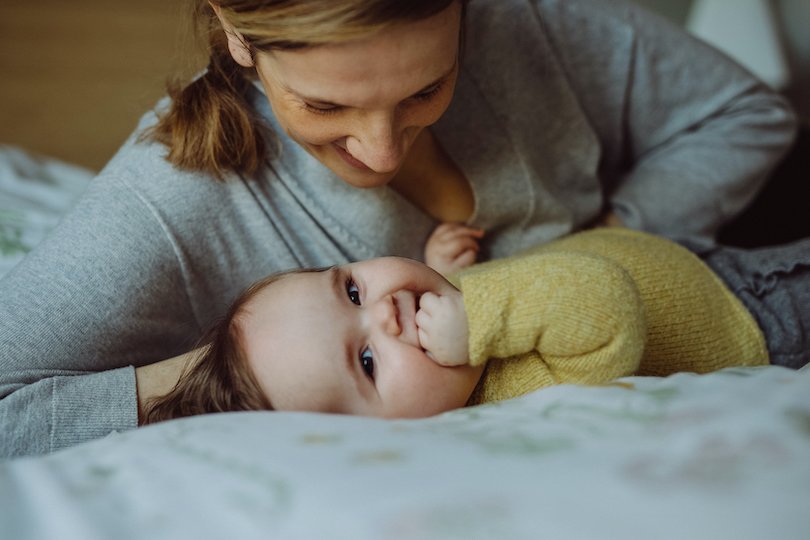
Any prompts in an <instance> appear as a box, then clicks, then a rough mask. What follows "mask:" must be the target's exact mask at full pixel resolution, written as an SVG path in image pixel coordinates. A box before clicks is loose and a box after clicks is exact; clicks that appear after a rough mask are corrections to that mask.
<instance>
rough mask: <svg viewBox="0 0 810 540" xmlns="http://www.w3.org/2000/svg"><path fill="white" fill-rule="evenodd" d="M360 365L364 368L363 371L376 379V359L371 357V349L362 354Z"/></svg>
mask: <svg viewBox="0 0 810 540" xmlns="http://www.w3.org/2000/svg"><path fill="white" fill-rule="evenodd" d="M360 365H361V366H363V371H365V372H366V375H368V376H369V377H371V378H372V379H373V378H374V358H373V357H372V355H371V349H365V350H364V351H363V352H361V353H360Z"/></svg>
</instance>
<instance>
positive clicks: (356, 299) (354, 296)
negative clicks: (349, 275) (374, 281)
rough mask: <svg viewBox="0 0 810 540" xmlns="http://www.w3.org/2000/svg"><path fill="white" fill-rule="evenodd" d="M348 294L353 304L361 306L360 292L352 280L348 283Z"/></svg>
mask: <svg viewBox="0 0 810 540" xmlns="http://www.w3.org/2000/svg"><path fill="white" fill-rule="evenodd" d="M346 294H348V295H349V300H351V301H352V303H353V304H356V305H358V306H359V305H360V291H359V290H358V289H357V285H355V284H354V281H352V280H351V279H350V280H349V281H347V282H346Z"/></svg>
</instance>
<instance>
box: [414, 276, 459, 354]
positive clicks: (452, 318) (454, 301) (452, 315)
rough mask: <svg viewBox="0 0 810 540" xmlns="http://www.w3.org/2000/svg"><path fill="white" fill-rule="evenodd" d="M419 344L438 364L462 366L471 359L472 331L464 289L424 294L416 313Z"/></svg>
mask: <svg viewBox="0 0 810 540" xmlns="http://www.w3.org/2000/svg"><path fill="white" fill-rule="evenodd" d="M416 325H417V327H418V330H417V333H418V335H419V344H420V345H421V346H422V348H423V349H425V352H426V353H427V355H428V356H429V357H431V358H432V359H433V360H434V361H435V362H436V363H437V364H440V365H442V366H448V367H449V366H460V365H462V364H466V363H467V362H468V361H469V344H468V339H469V331H468V329H467V312H466V311H465V310H464V297H463V295H462V294H461V292H458V291H456V292H454V293H451V294H444V295H442V296H439V295H436V294H434V293H425V294H423V295H422V296H421V297H420V298H419V311H417V312H416Z"/></svg>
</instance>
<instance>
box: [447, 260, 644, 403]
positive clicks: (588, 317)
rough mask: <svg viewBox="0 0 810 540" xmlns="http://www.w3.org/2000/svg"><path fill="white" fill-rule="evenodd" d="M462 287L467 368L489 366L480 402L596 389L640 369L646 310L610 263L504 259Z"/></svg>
mask: <svg viewBox="0 0 810 540" xmlns="http://www.w3.org/2000/svg"><path fill="white" fill-rule="evenodd" d="M460 285H461V290H462V292H463V293H464V305H465V309H466V310H467V318H468V322H469V328H470V343H469V345H470V363H471V364H472V365H479V364H481V363H483V362H489V363H488V365H487V370H486V372H485V374H484V379H483V380H482V383H481V384H480V385H479V388H478V389H477V390H476V393H477V394H480V397H481V398H482V400H483V401H495V400H499V399H507V398H510V397H514V396H517V395H521V394H523V393H526V392H528V391H531V390H535V389H537V388H540V387H543V386H549V385H552V384H562V383H582V384H596V383H601V382H605V381H609V380H612V379H615V378H618V377H623V376H626V375H630V374H632V373H634V372H635V370H636V369H637V368H638V365H639V362H640V360H641V357H642V354H643V352H644V343H645V335H646V330H647V328H646V316H645V312H644V304H643V302H642V299H641V295H640V294H639V291H638V288H637V287H636V284H635V282H634V281H633V279H632V278H631V277H630V275H629V274H628V273H627V272H626V271H625V270H624V269H623V268H622V267H621V266H619V265H618V264H617V263H615V262H614V261H611V260H610V259H607V258H605V257H602V256H599V255H593V254H589V253H581V252H567V251H564V252H555V253H545V254H541V255H531V256H526V257H518V258H511V259H504V260H502V261H495V262H494V263H493V264H487V265H479V268H477V269H476V270H475V271H472V272H469V273H467V274H463V275H461V277H460ZM495 359H497V360H496V361H494V362H493V360H495Z"/></svg>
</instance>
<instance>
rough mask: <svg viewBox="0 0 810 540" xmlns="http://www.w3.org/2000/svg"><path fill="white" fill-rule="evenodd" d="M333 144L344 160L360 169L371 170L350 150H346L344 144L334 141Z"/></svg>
mask: <svg viewBox="0 0 810 540" xmlns="http://www.w3.org/2000/svg"><path fill="white" fill-rule="evenodd" d="M332 146H333V147H334V148H335V151H336V152H337V153H338V155H339V156H340V157H342V158H343V160H344V161H345V162H346V163H348V164H349V165H351V166H352V167H354V168H355V169H357V170H359V171H370V170H371V169H370V168H369V167H368V166H367V165H366V164H365V163H363V162H362V161H360V160H359V159H357V158H356V157H354V156H353V155H351V154H350V153H349V152H348V151H346V150H345V149H344V148H343V147H342V146H340V145H339V144H338V143H336V142H332Z"/></svg>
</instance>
